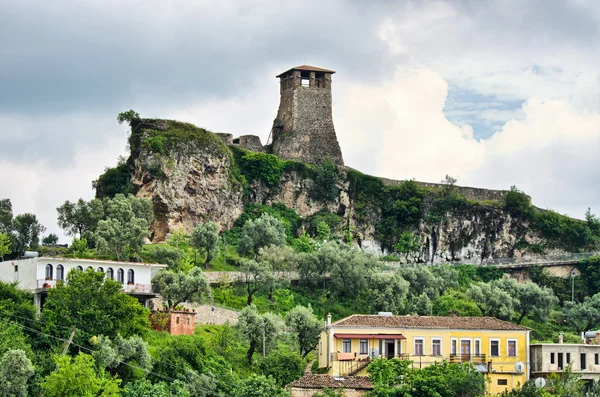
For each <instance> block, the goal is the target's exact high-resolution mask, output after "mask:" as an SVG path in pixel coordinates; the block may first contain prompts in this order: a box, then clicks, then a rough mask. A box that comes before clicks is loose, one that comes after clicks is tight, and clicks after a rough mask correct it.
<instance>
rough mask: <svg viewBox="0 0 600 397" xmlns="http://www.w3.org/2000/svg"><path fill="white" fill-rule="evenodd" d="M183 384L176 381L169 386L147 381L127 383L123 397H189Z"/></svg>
mask: <svg viewBox="0 0 600 397" xmlns="http://www.w3.org/2000/svg"><path fill="white" fill-rule="evenodd" d="M186 389H187V388H186V387H185V386H184V384H183V383H182V382H181V381H179V380H176V381H174V382H173V383H171V384H170V385H169V384H167V383H165V382H157V383H155V384H152V382H150V381H149V380H147V379H140V380H137V381H135V382H130V383H128V384H127V385H126V386H125V388H124V389H123V394H122V396H123V397H190V393H189V392H188V391H187V390H186Z"/></svg>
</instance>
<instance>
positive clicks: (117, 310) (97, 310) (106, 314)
mask: <svg viewBox="0 0 600 397" xmlns="http://www.w3.org/2000/svg"><path fill="white" fill-rule="evenodd" d="M121 288H122V285H121V283H119V282H117V281H115V280H109V279H106V280H105V278H104V273H101V272H95V271H93V270H91V269H90V270H86V271H75V272H73V271H72V272H69V273H68V274H67V282H66V283H58V284H57V286H56V288H52V289H50V290H49V291H48V298H47V300H46V303H45V305H44V309H43V311H42V320H43V322H44V326H43V330H44V332H45V333H47V334H51V335H55V336H59V337H62V338H64V339H67V338H68V337H69V334H70V329H72V328H77V329H79V330H83V331H84V332H85V333H87V334H91V335H105V336H108V337H110V338H114V337H116V336H117V334H121V335H123V336H125V337H128V336H131V335H136V334H143V333H144V332H146V330H148V328H149V324H148V310H147V309H145V308H144V307H143V306H142V305H140V304H139V303H138V301H137V299H135V298H133V297H131V296H129V295H127V294H123V293H122V292H121ZM88 339H89V336H86V335H85V334H83V333H81V332H76V334H75V337H74V339H73V340H74V342H76V343H78V344H80V345H88V344H89V342H88Z"/></svg>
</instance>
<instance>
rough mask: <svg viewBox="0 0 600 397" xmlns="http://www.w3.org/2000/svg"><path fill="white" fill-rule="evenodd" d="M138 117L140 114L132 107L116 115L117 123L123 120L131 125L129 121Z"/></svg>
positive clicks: (121, 122)
mask: <svg viewBox="0 0 600 397" xmlns="http://www.w3.org/2000/svg"><path fill="white" fill-rule="evenodd" d="M139 119H140V114H139V113H138V112H136V111H135V110H133V109H129V110H126V111H124V112H121V113H119V114H118V115H117V122H118V123H119V124H123V122H124V121H127V123H128V124H129V126H131V123H132V122H133V121H136V120H139Z"/></svg>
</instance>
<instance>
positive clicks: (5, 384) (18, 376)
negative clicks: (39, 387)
mask: <svg viewBox="0 0 600 397" xmlns="http://www.w3.org/2000/svg"><path fill="white" fill-rule="evenodd" d="M33 373H34V370H33V365H32V364H31V360H30V359H29V358H27V355H26V354H25V352H24V351H23V350H9V351H8V352H6V353H5V354H4V355H3V356H2V359H0V396H14V397H26V396H27V380H28V379H29V378H31V376H33Z"/></svg>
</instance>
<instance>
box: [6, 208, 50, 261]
mask: <svg viewBox="0 0 600 397" xmlns="http://www.w3.org/2000/svg"><path fill="white" fill-rule="evenodd" d="M12 227H13V230H14V241H13V251H14V252H15V253H18V254H19V255H20V254H22V253H23V252H24V251H25V250H27V249H32V250H37V248H38V244H39V243H40V235H41V234H42V233H44V231H45V230H46V228H45V227H44V226H43V225H42V224H41V223H39V222H38V220H37V217H36V216H35V214H31V213H25V214H20V215H17V216H15V218H14V219H13V221H12Z"/></svg>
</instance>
